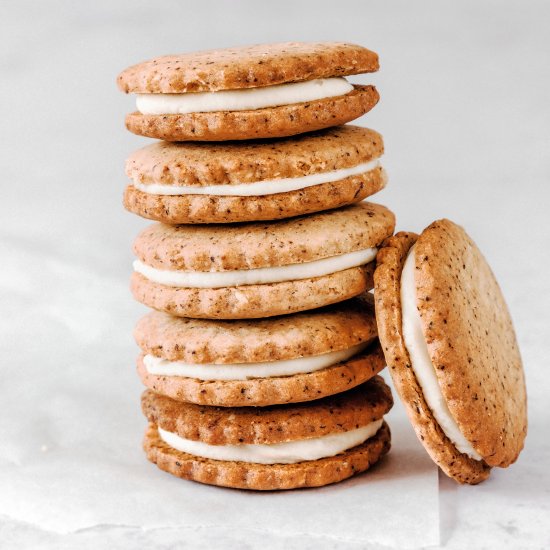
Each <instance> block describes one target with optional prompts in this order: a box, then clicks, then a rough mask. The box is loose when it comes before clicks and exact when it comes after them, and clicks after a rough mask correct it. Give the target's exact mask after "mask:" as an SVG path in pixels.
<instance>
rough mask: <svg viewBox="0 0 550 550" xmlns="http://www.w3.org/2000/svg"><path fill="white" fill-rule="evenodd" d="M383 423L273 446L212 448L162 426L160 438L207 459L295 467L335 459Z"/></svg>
mask: <svg viewBox="0 0 550 550" xmlns="http://www.w3.org/2000/svg"><path fill="white" fill-rule="evenodd" d="M382 422H383V419H380V420H376V421H374V422H371V423H370V424H367V425H366V426H362V427H361V428H357V429H355V430H350V431H348V432H342V433H337V434H331V435H324V436H322V437H314V438H311V439H301V440H299V441H288V442H285V443H274V444H271V445H265V444H264V445H262V444H260V445H255V444H248V445H247V444H243V445H210V444H208V443H203V442H202V441H193V440H191V439H184V438H183V437H180V436H179V435H176V434H175V433H172V432H167V431H166V430H163V429H162V428H160V427H159V428H158V432H159V435H160V438H161V439H162V440H163V441H164V442H165V443H166V444H167V445H170V447H173V448H174V449H177V450H178V451H181V452H182V453H188V454H191V455H195V456H200V457H203V458H211V459H213V460H227V461H231V462H255V463H256V464H295V463H296V462H303V461H304V460H319V459H320V458H325V457H327V456H335V455H337V454H338V453H342V452H344V451H347V450H348V449H351V448H352V447H356V446H357V445H360V444H361V443H363V442H365V441H366V440H367V439H369V438H371V437H372V436H373V435H375V434H376V432H377V431H378V430H379V429H380V426H382Z"/></svg>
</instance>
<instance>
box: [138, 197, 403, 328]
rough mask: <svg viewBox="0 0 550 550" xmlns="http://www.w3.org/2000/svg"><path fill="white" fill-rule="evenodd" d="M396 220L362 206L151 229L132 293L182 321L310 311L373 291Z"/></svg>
mask: <svg viewBox="0 0 550 550" xmlns="http://www.w3.org/2000/svg"><path fill="white" fill-rule="evenodd" d="M394 224H395V219H394V215H393V214H392V213H391V212H390V211H389V210H388V209H387V208H385V207H383V206H380V205H377V204H372V203H367V202H361V203H359V204H355V205H352V206H347V207H344V208H341V209H338V210H329V211H327V212H321V213H317V214H311V215H309V216H305V217H298V218H291V219H289V220H282V221H274V222H264V223H249V224H236V225H229V226H228V225H177V226H169V225H163V224H153V225H152V226H150V227H148V228H146V229H145V230H144V231H142V232H141V234H140V235H138V237H137V239H136V241H135V243H134V252H135V254H136V256H137V260H136V261H135V262H134V273H133V275H132V281H131V289H132V292H133V294H134V297H135V298H136V299H137V300H138V301H139V302H142V303H143V304H145V305H146V306H149V307H151V308H153V309H157V310H160V311H165V312H167V313H170V314H172V315H175V316H179V317H194V318H212V319H247V318H259V317H273V316H275V315H282V314H288V313H294V312H298V311H304V310H308V309H314V308H318V307H322V306H325V305H329V304H332V303H336V302H341V301H343V300H346V299H348V298H352V297H354V296H358V295H359V294H361V293H362V292H364V291H366V290H369V289H370V288H372V274H373V271H374V262H373V260H374V259H375V257H376V252H377V248H376V247H377V246H378V245H379V244H380V243H381V242H382V241H383V240H384V239H385V238H386V237H388V236H390V235H391V234H392V233H393V229H394Z"/></svg>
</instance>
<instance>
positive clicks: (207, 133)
mask: <svg viewBox="0 0 550 550" xmlns="http://www.w3.org/2000/svg"><path fill="white" fill-rule="evenodd" d="M353 88H354V89H353V90H352V91H350V92H348V93H347V94H344V95H339V96H334V97H327V98H323V99H316V100H311V101H306V102H302V103H292V104H289V105H279V106H278V107H265V108H262V109H255V110H249V111H213V112H206V113H185V114H164V115H150V114H143V113H140V112H138V111H136V112H134V113H130V114H129V115H127V116H126V128H127V129H128V130H130V132H132V133H134V134H137V135H140V136H145V137H151V138H157V139H163V140H165V141H230V140H244V139H264V138H282V137H287V136H295V135H296V134H303V133H304V132H313V131H315V130H322V129H323V128H330V127H331V126H338V125H340V124H345V123H346V122H350V121H352V120H355V119H356V118H359V117H360V116H362V115H364V114H365V113H368V112H369V111H370V110H371V109H372V108H373V107H374V106H375V105H376V104H377V103H378V100H379V99H380V96H379V95H378V91H377V90H376V88H375V87H374V86H358V85H356V86H354V87H353Z"/></svg>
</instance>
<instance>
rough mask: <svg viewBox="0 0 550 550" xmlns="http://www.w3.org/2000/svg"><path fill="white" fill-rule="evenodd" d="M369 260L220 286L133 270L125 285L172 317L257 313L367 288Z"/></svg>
mask: <svg viewBox="0 0 550 550" xmlns="http://www.w3.org/2000/svg"><path fill="white" fill-rule="evenodd" d="M373 272H374V262H371V263H370V264H367V265H364V266H360V267H353V268H351V269H345V270H344V271H338V272H336V273H331V274H330V275H323V276H322V277H315V278H312V279H300V280H296V281H285V282H281V283H270V284H261V285H246V286H237V287H223V288H176V287H170V286H166V285H161V284H159V283H154V282H153V281H150V280H149V279H146V278H145V277H144V276H143V275H141V274H140V273H133V274H132V278H131V282H130V289H131V291H132V294H133V295H134V298H135V299H136V300H137V301H138V302H141V303H142V304H144V305H146V306H148V307H151V308H153V309H156V310H158V311H165V312H166V313H170V314H171V315H175V316H177V317H196V318H198V319H258V318H262V317H273V316H275V315H288V314H289V313H296V312H299V311H306V310H309V309H315V308H318V307H322V306H326V305H330V304H335V303H337V302H342V301H343V300H347V299H348V298H353V297H354V296H358V295H359V294H361V293H363V292H365V291H367V290H371V289H372V287H373V280H372V276H373Z"/></svg>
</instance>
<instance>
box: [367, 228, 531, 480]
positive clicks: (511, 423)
mask: <svg viewBox="0 0 550 550" xmlns="http://www.w3.org/2000/svg"><path fill="white" fill-rule="evenodd" d="M374 281H375V302H376V317H377V323H378V331H379V337H380V341H381V344H382V347H383V350H384V354H385V357H386V361H387V363H388V366H389V370H390V373H391V376H392V378H393V381H394V384H395V387H396V389H397V391H398V393H399V396H400V397H401V399H402V401H403V402H404V405H405V408H406V410H407V413H408V415H409V418H410V420H411V422H412V424H413V427H414V429H415V431H416V433H417V436H418V437H419V439H420V440H421V442H422V443H423V445H424V446H425V448H426V449H427V451H428V452H429V454H430V456H431V457H432V459H433V460H434V461H435V462H436V463H437V464H438V465H439V466H440V468H441V469H442V470H443V471H444V472H445V473H446V474H447V475H448V476H450V477H452V478H454V479H455V480H457V481H459V482H461V483H470V484H475V483H479V482H480V481H483V480H484V479H486V478H487V477H488V475H489V473H490V468H491V467H494V466H499V467H506V466H509V465H510V464H512V463H513V462H514V461H515V460H516V459H517V457H518V455H519V453H520V451H521V449H522V448H523V444H524V439H525V436H526V432H527V409H526V391H525V381H524V374H523V367H522V361H521V357H520V353H519V349H518V346H517V342H516V336H515V333H514V328H513V325H512V321H511V319H510V315H509V312H508V308H507V306H506V303H505V301H504V298H503V296H502V293H501V290H500V288H499V286H498V283H497V282H496V280H495V277H494V275H493V273H492V271H491V269H490V268H489V266H488V264H487V262H486V260H485V259H484V257H483V256H482V254H481V252H480V251H479V249H478V248H477V247H476V245H475V244H474V242H473V241H472V240H471V239H470V237H469V236H468V235H467V234H466V233H465V231H464V230H463V229H462V228H461V227H460V226H458V225H456V224H454V223H453V222H450V221H449V220H440V221H436V222H434V223H433V224H431V225H430V226H429V227H428V228H427V229H425V230H424V231H423V232H422V234H421V235H420V236H417V235H415V234H412V233H398V234H397V235H395V236H394V237H391V238H389V239H388V240H387V241H386V243H385V244H384V246H383V247H382V248H381V249H380V251H379V253H378V258H377V269H376V271H375V275H374Z"/></svg>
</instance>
